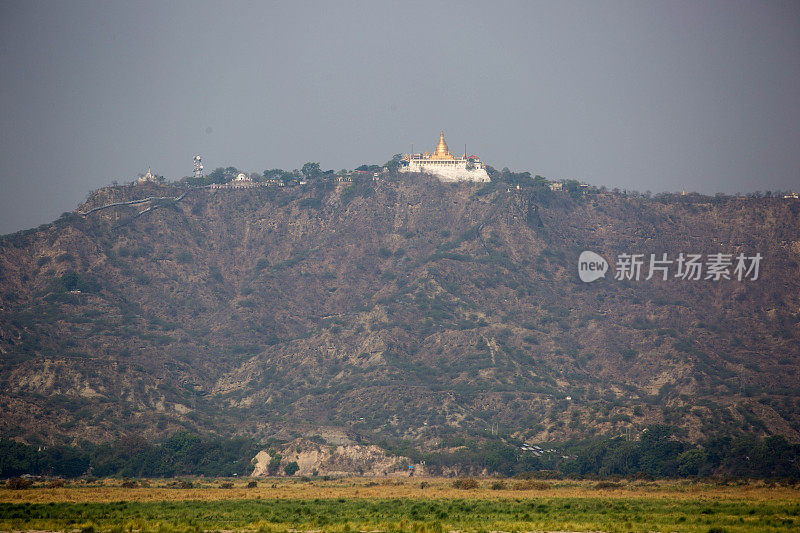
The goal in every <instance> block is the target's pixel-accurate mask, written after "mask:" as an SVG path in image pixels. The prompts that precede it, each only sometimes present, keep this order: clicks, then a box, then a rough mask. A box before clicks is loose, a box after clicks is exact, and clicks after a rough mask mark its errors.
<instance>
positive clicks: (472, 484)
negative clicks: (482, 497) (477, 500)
mask: <svg viewBox="0 0 800 533" xmlns="http://www.w3.org/2000/svg"><path fill="white" fill-rule="evenodd" d="M453 488H454V489H467V490H469V489H477V488H478V481H477V480H476V479H474V478H471V477H462V478H459V479H457V480H455V481H453Z"/></svg>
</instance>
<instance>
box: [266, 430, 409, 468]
mask: <svg viewBox="0 0 800 533" xmlns="http://www.w3.org/2000/svg"><path fill="white" fill-rule="evenodd" d="M271 452H272V453H270V450H262V451H261V452H259V453H258V455H256V456H255V458H254V459H253V473H252V474H251V475H252V476H253V477H260V476H269V475H286V467H287V466H288V465H289V464H291V463H297V466H298V467H299V468H298V470H297V471H296V472H294V473H292V475H295V476H369V477H372V476H401V475H402V476H408V475H409V470H411V469H410V468H409V466H412V462H411V460H410V459H408V458H407V457H398V456H394V455H390V454H388V453H386V452H385V451H384V450H383V449H381V448H379V447H377V446H374V445H369V446H363V445H359V444H345V445H339V446H335V445H328V444H320V443H318V442H314V441H310V440H307V439H295V440H293V441H291V442H290V443H289V444H287V445H285V446H283V447H282V448H280V450H278V451H276V450H274V449H273V450H271ZM413 466H414V470H415V472H417V473H419V472H421V471H422V465H413Z"/></svg>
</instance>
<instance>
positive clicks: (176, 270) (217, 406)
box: [0, 175, 800, 448]
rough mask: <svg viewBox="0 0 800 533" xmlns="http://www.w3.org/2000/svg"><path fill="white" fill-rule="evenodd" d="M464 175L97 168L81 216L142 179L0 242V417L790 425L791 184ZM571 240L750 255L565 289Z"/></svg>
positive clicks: (469, 431) (45, 436) (200, 426)
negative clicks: (138, 175) (237, 178)
mask: <svg viewBox="0 0 800 533" xmlns="http://www.w3.org/2000/svg"><path fill="white" fill-rule="evenodd" d="M482 187H483V186H482V185H475V184H456V185H451V184H443V183H441V182H439V181H438V180H436V179H435V178H428V177H425V176H420V175H404V176H398V177H389V178H388V179H385V180H383V181H379V182H377V183H373V182H367V183H357V184H354V185H350V186H339V187H337V186H333V185H320V186H316V187H305V188H277V187H275V188H270V187H258V188H252V189H216V190H207V189H195V190H191V191H188V192H187V191H186V190H182V189H177V188H171V187H159V186H154V185H146V186H141V187H111V188H106V189H102V190H100V191H97V192H96V193H95V194H93V195H92V196H91V197H90V198H89V200H88V201H87V203H86V205H84V206H81V208H80V211H81V212H84V213H85V212H88V211H89V210H90V209H92V208H95V207H100V206H103V205H108V204H112V203H123V202H129V201H131V200H136V199H142V198H152V200H149V201H148V202H146V203H137V204H131V205H119V206H115V207H112V208H108V209H102V210H99V211H96V212H93V213H91V214H88V215H86V216H79V215H72V216H68V217H65V218H62V219H59V220H58V221H56V222H54V223H53V224H52V225H49V226H44V227H40V228H38V229H36V230H32V231H29V232H24V233H20V234H15V235H10V236H5V237H3V238H2V239H0V307H2V309H1V310H0V354H1V356H2V359H1V361H2V372H1V373H0V413H2V416H0V433H2V435H3V436H9V437H15V438H18V439H20V440H25V441H30V442H61V441H78V440H80V439H83V438H89V439H93V440H113V439H116V438H119V437H121V436H124V435H127V434H142V435H145V436H149V437H156V436H161V435H164V434H168V433H171V432H173V431H175V430H178V429H182V428H190V429H193V430H198V431H211V432H217V433H221V434H252V435H255V436H257V437H259V438H266V437H269V436H276V437H279V438H283V439H287V440H288V439H292V438H295V437H296V436H297V435H302V436H310V435H314V434H317V433H316V432H318V428H319V427H320V426H326V427H332V428H335V430H336V431H338V432H340V433H342V434H346V435H350V436H352V437H360V438H361V439H362V440H363V441H364V442H379V441H380V440H382V439H409V440H410V441H411V442H414V443H416V444H418V445H420V446H422V447H434V448H435V447H437V446H443V445H446V443H447V442H452V441H454V440H458V439H460V438H462V437H478V436H480V435H483V434H485V432H486V431H488V430H489V428H498V427H500V428H502V430H503V431H504V432H509V433H512V434H514V435H516V436H520V437H529V438H535V439H537V440H561V439H565V438H579V437H586V436H591V435H595V434H622V433H624V432H625V431H627V430H628V428H631V429H637V428H641V427H643V426H644V425H646V424H650V423H656V422H660V423H668V424H672V425H677V426H680V427H683V428H684V429H685V430H686V437H687V438H689V439H697V438H700V437H703V436H711V435H717V434H730V433H736V432H751V433H752V432H755V433H762V434H783V435H786V436H787V437H788V438H790V439H791V440H795V441H796V440H798V439H800V434H799V433H798V431H800V404H798V401H800V400H798V398H800V389H798V385H797V383H798V379H797V372H798V367H799V366H800V351H799V350H798V348H797V346H798V337H800V332H799V331H798V330H799V326H798V324H799V323H800V281H799V280H798V263H800V203H798V202H794V201H791V200H784V199H740V198H729V199H720V198H717V199H711V198H703V197H697V196H694V197H687V198H680V197H674V198H663V199H643V198H629V197H624V196H619V195H611V194H592V195H588V196H587V197H586V198H584V199H582V200H580V201H576V200H573V199H571V198H570V197H569V196H568V195H566V194H561V193H552V192H550V191H549V190H546V189H542V188H538V189H537V188H525V187H523V188H522V189H521V190H519V191H517V190H512V191H511V192H507V188H506V187H505V186H500V187H493V186H491V185H490V186H489V187H487V188H482ZM184 193H186V194H184ZM587 249H588V250H592V251H595V252H597V253H599V254H601V255H603V256H604V257H606V258H609V259H613V258H614V257H616V256H617V255H619V254H623V253H642V254H648V255H649V254H650V253H655V254H660V253H669V254H670V255H671V256H673V257H674V256H675V255H677V254H678V253H680V252H684V253H698V254H712V253H733V254H738V253H740V252H743V253H746V254H748V255H749V254H753V253H756V252H757V253H760V254H762V255H763V257H764V259H763V262H762V269H761V276H760V278H759V279H758V280H756V281H751V282H738V281H736V280H724V281H720V282H711V281H705V280H700V281H697V282H690V281H680V280H676V279H669V280H667V281H661V280H660V279H652V280H649V281H645V280H644V279H642V280H639V281H617V280H614V279H613V273H609V275H608V276H607V277H606V279H603V280H599V281H597V282H594V283H591V284H586V283H582V282H581V281H580V280H579V279H578V277H577V275H576V266H577V257H578V255H579V254H580V252H581V251H582V250H587ZM642 277H644V276H642ZM568 397H569V399H567V398H568Z"/></svg>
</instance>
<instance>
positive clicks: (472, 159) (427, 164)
mask: <svg viewBox="0 0 800 533" xmlns="http://www.w3.org/2000/svg"><path fill="white" fill-rule="evenodd" d="M412 151H413V150H412ZM398 170H399V171H400V172H424V173H426V174H433V175H434V176H436V177H437V178H439V179H440V180H442V181H447V182H453V181H477V182H488V181H490V180H489V174H487V173H486V166H485V165H484V164H483V162H482V161H481V159H480V157H478V156H476V155H470V156H468V155H467V153H466V149H465V150H464V157H456V156H454V155H453V154H451V153H450V149H449V148H448V147H447V143H446V142H444V131H442V133H441V134H440V135H439V144H438V145H436V149H435V150H434V151H433V153H432V154H431V153H429V152H425V153H423V154H415V153H411V154H406V155H405V156H404V157H403V159H402V160H401V161H400V168H399V169H398Z"/></svg>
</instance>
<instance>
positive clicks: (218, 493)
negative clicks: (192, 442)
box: [0, 478, 800, 503]
mask: <svg viewBox="0 0 800 533" xmlns="http://www.w3.org/2000/svg"><path fill="white" fill-rule="evenodd" d="M375 481H376V480H375V479H370V478H346V479H333V480H329V481H322V480H311V481H307V482H303V481H299V480H294V479H281V478H276V479H274V480H273V479H269V478H264V479H261V480H260V481H259V486H258V487H255V488H248V487H247V485H248V483H249V482H250V480H249V479H237V480H214V479H193V480H192V488H179V487H180V483H176V482H175V481H174V480H148V481H147V482H146V483H143V485H149V486H144V487H143V486H139V487H133V488H124V487H122V483H123V481H122V480H109V479H107V480H100V481H97V482H94V483H91V484H86V483H72V484H68V485H67V486H64V487H52V486H48V484H47V483H37V484H36V485H34V487H33V488H31V489H28V490H10V489H6V488H0V502H5V503H50V502H74V503H88V502H115V501H134V502H152V501H189V500H197V501H219V500H248V499H315V498H325V499H330V498H346V499H375V498H405V499H415V500H430V499H463V498H468V499H475V500H497V499H507V498H532V497H546V498H596V497H598V496H601V497H603V498H608V499H629V498H655V499H674V500H697V499H703V500H709V501H721V500H728V501H732V500H743V501H744V500H748V501H754V502H758V501H787V502H799V501H800V487H798V486H794V487H792V486H786V485H771V484H766V483H763V482H749V483H743V484H736V485H724V484H716V483H707V482H706V483H701V482H697V483H694V482H687V481H658V482H648V483H642V482H630V483H626V482H624V481H623V482H622V483H620V486H611V487H606V486H604V485H602V484H598V483H597V482H592V481H570V480H563V481H551V482H547V483H543V482H538V483H529V484H527V483H526V484H523V483H514V484H509V485H507V488H498V485H497V484H496V480H493V479H479V480H477V485H478V486H477V487H476V488H474V489H472V490H468V491H465V490H463V489H458V488H454V487H453V480H452V479H447V478H426V479H425V480H424V481H425V482H426V486H425V488H424V489H423V488H421V487H420V481H421V480H420V479H419V478H414V479H393V480H392V482H391V483H378V484H376V483H375ZM227 483H232V485H233V487H232V488H222V487H223V484H225V487H227V486H228V485H227ZM493 484H495V485H494V488H493V487H492V485H493Z"/></svg>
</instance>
